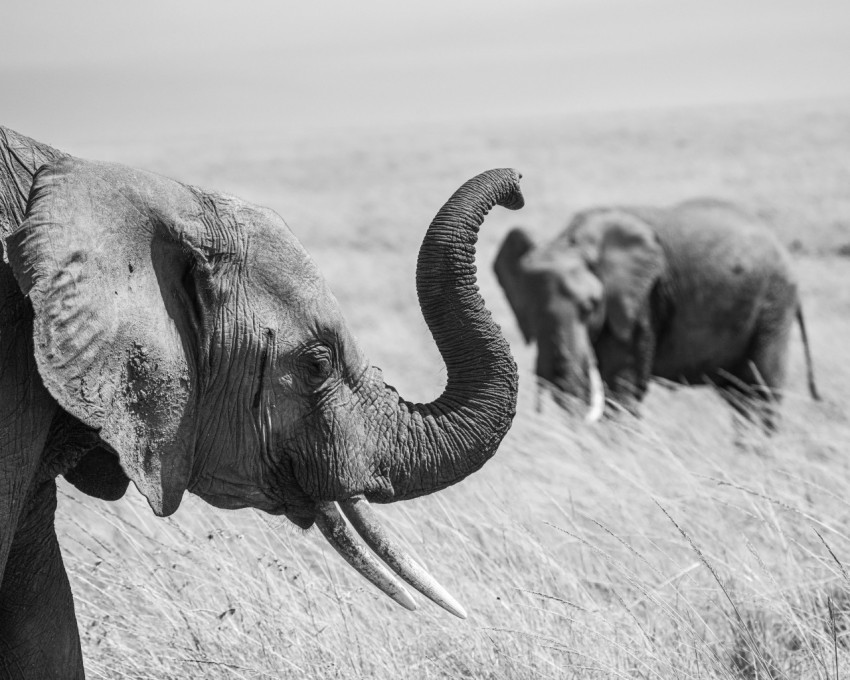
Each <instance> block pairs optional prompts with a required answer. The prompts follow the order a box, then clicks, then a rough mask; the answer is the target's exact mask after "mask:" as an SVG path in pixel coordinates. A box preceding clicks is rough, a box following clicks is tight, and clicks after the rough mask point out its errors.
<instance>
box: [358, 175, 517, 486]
mask: <svg viewBox="0 0 850 680" xmlns="http://www.w3.org/2000/svg"><path fill="white" fill-rule="evenodd" d="M519 179H520V175H519V174H518V173H517V172H516V171H514V170H507V169H504V170H491V171H489V172H485V173H482V174H480V175H478V176H477V177H474V178H473V179H471V180H469V181H468V182H466V184H464V185H463V186H462V187H461V188H460V189H458V190H457V191H456V192H455V194H454V195H453V196H452V197H451V198H450V199H449V200H448V202H447V203H446V204H445V205H444V206H443V208H442V209H441V210H440V212H439V213H438V214H437V216H436V217H435V218H434V220H433V221H432V222H431V226H430V227H429V229H428V232H427V234H426V235H425V240H424V241H423V243H422V247H421V249H420V251H419V261H418V264H417V268H416V287H417V292H418V295H419V303H420V305H421V307H422V313H423V315H424V317H425V322H426V323H427V324H428V328H429V329H430V331H431V334H432V335H433V336H434V340H435V342H436V344H437V348H438V349H439V351H440V354H441V355H442V357H443V360H444V361H445V363H446V370H447V375H448V378H447V385H446V388H445V391H444V392H443V394H442V395H441V396H440V397H439V398H438V399H437V400H436V401H434V402H431V403H430V404H411V403H409V402H405V401H401V400H399V399H398V398H397V396H395V394H394V392H392V393H391V394H390V395H389V396H390V398H391V399H392V400H393V401H394V402H395V403H394V404H393V410H394V411H395V413H394V414H393V415H394V416H395V417H396V418H397V421H396V431H395V433H394V434H393V435H389V436H386V435H385V440H386V441H384V442H382V445H381V447H380V450H379V451H378V452H377V453H378V456H379V460H378V461H377V466H376V468H377V470H378V471H379V472H381V474H382V475H383V476H384V477H385V481H386V482H387V484H386V487H385V488H384V490H383V491H382V492H377V493H370V494H367V495H369V497H370V498H372V499H373V500H376V501H383V502H388V501H393V500H402V499H406V498H414V497H416V496H421V495H423V494H427V493H431V492H433V491H438V490H439V489H442V488H445V487H447V486H450V485H452V484H454V483H456V482H458V481H460V480H461V479H463V478H464V477H466V476H467V475H469V474H471V473H472V472H475V471H476V470H477V469H479V468H480V467H481V466H482V465H483V464H484V463H485V462H486V461H487V460H488V459H489V458H490V457H491V456H492V455H493V454H494V453H495V451H496V448H497V447H498V446H499V443H500V442H501V441H502V438H503V437H504V436H505V434H506V433H507V431H508V428H509V427H510V424H511V421H512V419H513V416H514V413H515V410H516V396H517V370H516V364H515V362H514V360H513V357H512V356H511V352H510V347H509V346H508V343H507V341H506V340H505V339H504V337H503V336H502V333H501V329H500V328H499V326H498V325H497V324H496V323H495V322H494V321H493V318H492V316H491V315H490V312H489V311H488V310H487V309H485V307H484V301H483V300H482V298H481V296H480V295H479V293H478V287H477V286H476V285H475V271H476V270H475V243H476V241H477V239H478V228H479V227H480V225H481V224H482V222H483V221H484V216H485V215H486V214H487V212H489V210H490V209H491V208H492V207H493V206H494V205H502V206H504V207H506V208H509V209H512V210H515V209H518V208H521V207H522V205H523V198H522V193H521V192H520V188H519ZM387 389H388V390H392V388H387ZM396 404H397V407H396ZM387 487H389V488H387Z"/></svg>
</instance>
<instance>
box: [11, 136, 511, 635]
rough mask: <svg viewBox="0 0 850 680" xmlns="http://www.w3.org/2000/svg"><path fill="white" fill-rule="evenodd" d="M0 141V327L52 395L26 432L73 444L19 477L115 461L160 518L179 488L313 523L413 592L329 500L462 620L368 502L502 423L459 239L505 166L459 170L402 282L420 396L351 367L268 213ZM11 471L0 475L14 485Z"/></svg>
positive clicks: (505, 184)
mask: <svg viewBox="0 0 850 680" xmlns="http://www.w3.org/2000/svg"><path fill="white" fill-rule="evenodd" d="M0 146H2V147H3V148H2V149H0V151H2V153H3V156H2V160H4V161H5V163H0V179H2V180H3V181H4V186H2V187H0V188H2V192H3V195H2V198H3V202H2V203H0V228H2V234H3V236H4V237H5V250H6V253H7V256H8V261H9V263H10V264H11V267H12V269H13V271H14V276H15V279H16V281H17V283H18V285H19V287H20V290H15V291H13V290H3V289H2V288H0V305H4V304H6V305H7V307H8V310H12V311H8V310H7V309H6V308H3V309H0V319H3V318H4V315H3V313H4V312H6V314H5V317H6V318H7V319H8V318H9V315H10V314H12V313H13V312H14V314H17V315H18V319H17V325H15V324H11V323H8V322H7V323H5V325H4V326H3V327H2V329H0V331H1V332H2V333H5V338H6V339H7V340H9V338H10V337H11V336H10V334H12V333H30V332H31V333H32V337H33V338H34V346H31V347H32V350H31V351H32V352H34V357H35V362H36V364H37V367H38V376H40V379H41V380H42V381H43V385H44V386H45V387H46V389H47V393H49V396H48V397H47V398H49V399H52V400H55V402H51V404H52V405H53V407H54V410H53V411H51V410H50V408H51V406H50V405H47V406H44V410H45V412H46V413H49V414H51V418H52V419H48V421H47V423H46V424H42V425H32V426H31V427H29V429H28V430H27V433H26V434H27V436H28V437H29V438H30V439H31V440H33V441H36V440H37V439H38V437H37V434H39V433H37V432H36V431H35V430H36V429H37V428H38V427H43V428H44V429H45V430H46V429H47V428H48V426H51V423H53V425H52V427H53V429H52V430H51V433H53V432H54V431H56V430H59V429H61V431H62V433H63V439H62V441H63V442H68V441H72V442H77V445H76V446H70V447H66V448H67V451H70V453H68V452H67V451H65V452H63V453H60V454H57V455H53V454H51V456H50V460H49V461H44V460H42V461H41V462H40V463H39V464H37V465H35V466H34V467H33V466H30V467H31V468H32V469H33V470H35V472H33V474H32V479H33V480H36V481H37V480H38V479H40V478H41V477H43V476H44V475H45V474H47V473H49V472H51V471H52V472H53V473H54V474H55V473H63V474H66V476H67V477H68V478H69V479H70V480H71V481H73V482H74V483H75V484H76V485H77V486H79V487H80V488H82V489H83V490H85V491H87V492H89V493H91V494H93V495H97V496H101V497H106V498H117V497H120V496H121V495H122V494H123V492H124V489H125V488H126V485H127V483H128V482H127V478H129V479H130V480H132V481H133V482H134V483H135V485H136V486H137V487H138V488H139V490H140V491H141V492H142V493H143V494H144V495H145V496H146V498H147V499H148V501H149V503H150V505H151V507H152V508H153V510H154V512H156V513H157V514H158V515H163V516H164V515H169V514H171V513H173V512H174V511H175V510H176V509H177V507H178V505H179V504H180V500H181V497H182V495H183V492H184V491H186V490H189V491H191V492H193V493H195V494H197V495H199V496H201V497H202V498H204V499H205V500H206V501H208V502H209V503H211V504H213V505H215V506H217V507H221V508H240V507H246V506H250V507H254V508H259V509H261V510H265V511H267V512H270V513H273V514H282V515H285V516H286V517H288V518H289V519H290V520H291V521H293V522H294V523H295V524H297V525H298V526H299V527H303V528H307V527H309V526H311V525H312V524H313V523H316V524H317V526H318V527H319V529H320V530H321V532H322V533H323V534H324V536H325V537H326V538H327V539H328V540H329V541H330V542H331V544H332V545H333V546H334V547H335V548H336V549H337V550H338V551H339V552H340V553H341V554H342V555H343V557H345V559H346V560H348V561H349V562H350V563H351V564H352V565H354V566H355V567H356V568H357V569H358V571H360V573H362V574H363V575H364V576H366V577H367V578H368V579H369V580H371V581H372V582H373V583H375V584H376V585H378V587H380V588H381V589H382V590H384V591H385V592H386V593H387V594H389V595H390V596H391V597H393V598H394V599H395V600H396V601H398V602H400V603H401V604H403V605H404V606H406V607H408V608H411V609H412V608H415V605H414V603H413V600H412V599H411V598H410V596H409V594H408V593H407V591H406V590H405V589H404V587H403V586H402V585H401V584H400V583H399V582H398V580H397V579H396V578H395V576H393V575H392V574H391V573H390V572H389V571H388V570H387V569H386V568H385V567H384V566H383V565H382V564H381V563H380V562H379V561H378V560H376V559H375V557H374V556H373V555H372V553H370V552H369V551H367V550H366V549H365V548H364V547H363V546H362V545H361V543H360V542H359V541H358V540H357V539H356V538H355V536H354V534H353V532H352V531H351V529H350V528H349V526H348V524H347V523H346V522H345V520H344V519H343V518H342V515H341V514H340V510H341V511H342V513H343V514H344V515H346V516H347V517H348V518H349V519H350V521H351V524H352V525H353V526H354V528H355V529H356V530H357V532H358V533H359V534H360V536H361V537H362V538H363V539H364V540H365V542H366V543H367V544H368V545H369V546H370V547H371V548H372V549H373V550H374V551H375V552H376V553H377V554H378V555H379V556H380V557H381V558H383V560H384V562H386V564H388V565H389V566H390V567H391V568H392V570H393V571H394V572H395V573H396V574H398V575H399V576H401V577H402V578H403V579H404V580H406V581H408V582H409V583H411V584H412V585H413V586H414V587H416V588H418V589H419V590H421V591H422V592H423V593H425V594H426V595H427V596H428V597H430V598H432V599H433V600H435V601H436V602H438V603H439V604H441V605H443V606H444V607H446V608H447V609H448V610H449V611H452V612H453V613H455V614H458V615H460V616H463V615H464V612H463V610H462V608H461V607H460V605H458V604H457V603H456V602H455V601H454V600H453V599H452V598H451V596H449V595H448V594H447V593H445V591H443V590H442V588H440V586H439V585H438V584H436V582H434V581H433V579H431V578H430V577H429V576H428V575H427V574H426V573H425V572H424V571H423V570H422V569H421V568H420V567H418V566H417V565H416V564H415V563H414V562H413V561H412V560H411V559H410V558H409V557H407V556H406V555H404V554H403V553H402V551H400V550H399V549H398V548H397V546H396V545H395V544H394V543H393V542H392V541H391V540H390V539H389V538H388V537H387V535H386V534H385V533H384V531H383V530H382V529H381V528H380V526H379V525H378V524H377V523H376V521H375V517H374V513H373V511H372V510H371V509H370V505H369V503H370V501H371V502H378V503H387V502H392V501H397V500H403V499H408V498H415V497H417V496H421V495H424V494H428V493H432V492H434V491H438V490H440V489H443V488H445V487H447V486H450V485H452V484H454V483H456V482H458V481H460V480H461V479H463V478H464V477H466V476H467V475H469V474H470V473H472V472H474V471H476V470H477V469H479V468H480V467H481V466H482V465H483V464H484V463H485V462H486V461H487V460H488V459H489V458H490V457H491V456H492V455H493V454H494V452H495V451H496V448H497V447H498V446H499V443H500V442H501V440H502V438H503V437H504V435H505V433H506V432H507V431H508V428H509V426H510V423H511V420H512V417H513V415H514V409H515V403H516V390H517V374H516V367H515V364H514V361H513V359H512V357H511V354H510V350H509V347H508V345H507V343H506V342H505V340H504V339H503V337H502V335H501V332H500V330H499V328H498V326H497V325H496V324H495V323H494V322H493V320H492V318H491V316H490V313H489V312H488V311H487V310H486V309H485V307H484V303H483V300H482V299H481V297H480V295H479V294H478V290H477V287H476V285H475V265H474V255H475V250H474V245H475V243H476V240H477V231H478V228H479V226H480V224H481V223H482V222H483V219H484V216H485V215H486V213H487V212H488V211H489V210H490V209H491V208H492V207H493V206H494V205H502V206H505V207H508V208H511V209H517V208H520V207H521V206H522V204H523V199H522V194H521V192H520V189H519V184H518V182H519V175H518V174H517V173H516V172H515V171H513V170H492V171H490V172H486V173H483V174H481V175H479V176H477V177H475V178H473V179H472V180H470V181H469V182H467V183H466V184H464V185H463V186H462V187H461V188H460V189H459V190H458V191H457V192H456V193H455V194H454V195H453V196H452V197H451V198H450V199H449V201H448V202H447V203H446V204H445V206H443V208H442V209H441V210H440V212H439V213H438V214H437V216H436V217H435V218H434V220H433V222H432V223H431V225H430V227H429V229H428V232H427V234H426V236H425V240H424V242H423V244H422V248H421V250H420V253H419V261H418V266H417V274H416V277H417V278H416V282H417V291H418V294H419V300H420V304H421V307H422V311H423V314H424V316H425V320H426V322H427V324H428V327H429V329H430V330H431V333H432V334H433V336H434V339H435V341H436V344H437V346H438V348H439V351H440V353H441V355H442V356H443V359H444V360H445V363H446V367H447V385H446V388H445V391H444V393H443V394H442V395H441V396H440V397H439V398H438V399H437V400H436V401H434V402H432V403H429V404H413V403H410V402H407V401H405V400H403V399H402V398H401V397H400V396H399V395H398V393H397V392H396V391H395V389H394V388H393V387H391V386H389V385H387V384H385V383H384V380H383V377H382V375H381V372H380V370H379V369H378V368H376V367H374V366H371V365H370V364H369V362H368V360H367V359H366V357H365V356H364V355H363V353H362V352H361V350H360V349H359V347H358V346H357V344H356V342H355V340H354V338H353V337H352V335H351V333H350V332H349V330H348V328H347V327H346V325H345V322H344V320H343V318H342V314H341V312H340V309H339V305H338V303H337V301H336V299H335V298H334V296H333V295H332V293H331V292H330V290H329V289H328V286H327V284H326V282H325V280H324V278H323V277H322V276H321V274H320V273H319V271H318V269H317V267H316V265H315V263H314V262H313V260H312V259H311V258H310V256H309V255H308V254H307V252H306V251H305V250H304V248H303V247H302V246H301V244H300V243H299V242H298V240H297V239H296V238H295V236H294V235H293V234H292V232H291V231H290V230H289V228H288V227H287V226H286V224H285V223H284V222H283V220H282V219H281V218H280V217H279V216H278V215H277V214H275V213H274V212H272V211H271V210H267V209H265V208H260V207H257V206H254V205H251V204H249V203H246V202H244V201H241V200H239V199H237V198H234V197H232V196H226V195H222V194H217V193H211V192H206V191H202V190H200V189H197V188H195V187H191V186H186V185H183V184H180V183H178V182H175V181H172V180H170V179H166V178H164V177H161V176H158V175H155V174H152V173H149V172H143V171H140V170H134V169H131V168H128V167H124V166H120V165H113V164H107V163H96V162H89V161H84V160H79V159H76V158H72V157H69V156H66V155H64V154H61V153H59V152H56V151H55V150H53V149H50V148H49V147H46V146H44V145H41V144H38V143H36V142H34V141H32V140H29V139H27V138H25V137H22V136H20V135H17V134H15V133H13V132H11V131H9V130H5V129H2V128H0ZM4 173H5V174H4ZM4 267H6V265H5V264H3V263H2V262H0V270H2V269H3V268H4ZM0 274H3V272H2V271H0ZM5 280H6V278H4V277H3V276H0V286H2V285H3V282H4V281H5ZM21 294H23V295H26V296H27V297H28V298H29V300H30V301H31V303H32V311H31V312H30V311H29V307H28V306H27V305H24V304H22V303H21V301H22V300H23V298H22V297H21ZM13 298H14V299H13ZM4 300H12V302H13V303H14V305H13V304H12V303H11V302H10V303H5V302H4ZM30 319H31V322H30ZM14 320H15V319H13V321H14ZM30 323H31V328H30V327H29V324H30ZM2 339H3V336H0V340H2ZM7 344H8V343H7ZM29 344H30V343H29V341H27V342H21V343H18V345H20V346H27V345H29ZM10 346H11V345H10ZM0 349H2V347H0ZM2 360H3V361H5V362H7V363H8V362H10V361H18V362H20V364H21V365H22V366H23V365H26V364H27V357H16V356H12V357H3V359H2ZM30 363H31V362H30ZM0 369H2V367H0ZM2 376H3V373H2V370H0V390H4V389H6V390H7V391H8V390H9V389H18V390H26V389H30V388H31V387H32V386H28V385H26V384H24V385H21V384H20V383H21V382H22V381H20V380H19V381H17V382H16V383H13V385H14V384H17V385H18V387H17V388H14V387H13V388H9V387H8V384H7V383H4V382H3V380H2ZM4 385H5V387H4ZM37 387H38V388H39V389H41V388H40V386H37ZM30 391H31V392H32V389H31V390H30ZM16 398H18V399H19V403H24V400H23V398H22V397H20V395H16V394H15V393H11V394H8V393H3V392H2V391H0V401H1V400H12V399H16ZM57 405H58V406H57ZM0 415H2V413H0ZM27 415H28V414H21V418H25V417H27ZM27 422H28V421H27ZM56 423H60V424H61V428H60V427H59V426H58V425H57V424H56ZM68 431H71V432H72V434H74V436H68ZM51 433H47V432H46V431H45V432H44V433H42V434H43V438H42V441H44V439H45V438H46V444H45V446H44V447H42V448H41V449H40V451H41V454H40V455H42V456H45V455H46V454H44V453H43V452H44V451H46V450H53V449H55V448H56V447H53V448H52V449H51V441H50V440H51V437H52V436H53V435H52V434H51ZM2 436H3V429H2V428H0V466H5V467H0V472H2V473H3V475H5V476H6V477H11V476H14V475H15V474H18V475H19V476H22V477H23V475H24V473H23V472H18V471H17V470H22V469H23V468H21V467H20V466H19V467H18V468H15V469H13V467H12V466H13V463H12V462H11V461H13V460H15V456H13V455H11V454H10V452H11V450H12V448H13V447H14V446H15V442H10V441H5V440H3V439H2ZM47 468H49V469H47ZM29 485H30V480H29V479H21V480H19V481H18V482H16V483H15V484H13V485H10V486H8V487H6V488H12V489H18V488H19V487H22V488H23V492H20V491H19V495H20V494H21V493H23V494H24V495H25V492H26V489H27V487H28V486H29ZM7 501H8V502H7V503H6V505H5V506H3V507H0V521H3V520H4V519H6V520H7V523H8V522H12V524H13V526H12V527H11V533H10V532H9V530H8V529H9V527H6V529H7V531H6V532H5V533H0V538H3V537H6V538H8V537H9V536H13V535H14V519H15V517H16V513H17V517H20V518H21V522H23V521H24V517H25V515H26V513H27V510H26V508H25V506H26V503H25V502H24V500H22V499H17V501H16V500H15V499H14V498H12V499H11V500H9V499H7ZM3 508H5V510H3ZM15 508H17V510H15ZM4 513H5V514H4ZM50 519H51V529H52V514H51V517H50ZM0 528H2V527H0ZM7 543H8V540H7ZM9 551H10V548H9V546H8V545H6V546H5V547H4V552H3V553H0V558H2V559H0V574H2V568H3V563H4V561H5V560H6V557H7V555H8V554H9ZM12 552H14V550H12ZM10 559H11V558H10ZM0 637H2V631H0ZM0 642H2V640H0ZM0 646H1V645H0Z"/></svg>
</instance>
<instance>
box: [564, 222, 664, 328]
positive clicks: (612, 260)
mask: <svg viewBox="0 0 850 680" xmlns="http://www.w3.org/2000/svg"><path fill="white" fill-rule="evenodd" d="M567 233H568V236H569V240H570V241H571V243H572V244H573V245H574V246H576V247H578V248H579V250H580V251H581V253H582V255H583V256H584V258H585V261H586V262H587V263H588V266H590V268H591V269H592V270H593V272H594V273H595V274H596V275H597V276H598V277H599V279H600V280H601V281H602V285H603V287H604V288H605V307H606V319H607V321H608V325H609V327H610V328H611V330H612V331H613V333H614V335H615V336H616V337H617V338H619V339H620V340H622V341H623V342H628V341H629V340H630V338H631V336H632V333H633V331H634V327H635V324H636V322H637V320H638V317H639V315H640V313H641V310H642V309H643V308H644V307H645V306H646V305H647V304H648V303H649V302H648V298H649V295H650V293H651V292H652V289H653V287H654V286H655V284H656V282H657V281H658V280H659V278H660V277H661V276H662V274H663V273H664V268H665V266H666V262H665V258H664V251H663V250H662V248H661V244H660V242H659V241H658V237H657V235H656V233H655V230H654V229H653V228H652V226H651V225H650V224H649V223H647V222H645V221H644V220H642V219H640V218H638V217H636V216H635V215H632V214H631V213H628V212H625V211H619V210H616V211H612V210H606V211H591V212H588V213H584V214H580V215H578V216H577V217H576V218H575V219H574V220H573V222H572V223H571V225H570V226H569V227H568V229H567Z"/></svg>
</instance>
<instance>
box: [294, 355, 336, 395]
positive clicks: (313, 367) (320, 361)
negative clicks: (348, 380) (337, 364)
mask: <svg viewBox="0 0 850 680" xmlns="http://www.w3.org/2000/svg"><path fill="white" fill-rule="evenodd" d="M301 365H302V367H303V369H304V373H305V377H306V379H307V381H308V382H309V383H310V384H311V385H313V386H314V387H318V386H319V385H321V384H322V383H323V382H325V380H327V379H328V378H329V377H330V375H331V373H333V360H332V358H331V350H330V348H329V347H327V346H325V345H314V346H312V347H309V348H307V350H305V352H304V354H303V355H302V357H301Z"/></svg>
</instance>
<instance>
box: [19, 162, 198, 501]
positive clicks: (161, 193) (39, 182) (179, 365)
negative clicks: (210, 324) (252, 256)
mask: <svg viewBox="0 0 850 680" xmlns="http://www.w3.org/2000/svg"><path fill="white" fill-rule="evenodd" d="M198 202H199V201H198V198H197V196H196V194H195V193H194V192H193V191H191V190H189V189H188V188H187V187H184V186H183V185H180V184H178V183H176V182H173V181H171V180H167V179H165V178H162V177H158V176H156V175H152V174H149V173H144V172H141V171H137V170H132V169H130V168H126V167H123V166H118V165H111V164H104V163H90V162H86V161H81V160H78V159H74V158H66V159H62V160H59V161H57V162H55V163H51V164H48V165H45V166H42V168H41V169H40V170H39V171H38V173H37V175H36V176H35V179H34V182H33V185H32V189H31V192H30V195H29V200H28V203H27V210H26V215H25V219H24V221H23V222H22V223H21V225H20V227H19V228H18V229H17V230H16V231H15V232H14V233H13V234H12V235H11V236H10V237H9V239H8V257H9V261H10V263H11V265H12V267H13V269H14V272H15V277H16V278H17V281H18V285H19V286H20V287H21V289H22V290H23V292H24V294H26V295H28V296H29V298H30V300H31V301H32V306H33V311H34V321H33V334H34V339H35V357H36V361H37V365H38V369H39V373H40V374H41V377H42V379H43V381H44V384H45V386H46V387H47V389H48V390H49V391H50V393H51V394H52V395H53V397H54V398H55V399H56V400H57V401H58V402H59V404H60V405H61V406H62V408H64V409H65V410H66V411H68V412H69V413H71V414H72V415H73V416H75V417H77V418H79V419H80V420H81V421H82V422H83V423H85V424H87V425H89V426H90V427H92V428H96V429H97V430H98V431H99V435H100V437H101V439H103V440H104V441H105V442H106V443H107V444H108V445H109V446H111V447H112V448H113V449H114V450H115V451H116V452H117V453H118V455H119V458H120V461H121V467H122V468H123V470H124V472H125V473H126V474H127V476H128V477H129V478H130V479H131V480H132V481H133V482H134V483H135V484H136V486H137V487H138V488H139V490H140V491H141V492H142V493H143V494H144V495H145V496H146V497H147V499H148V502H149V503H150V505H151V507H152V508H153V510H154V512H156V513H157V514H158V515H169V514H171V513H173V512H174V511H175V510H176V509H177V507H178V506H179V504H180V500H181V498H182V495H183V491H185V489H186V487H187V485H188V483H189V475H190V472H191V469H192V451H193V449H194V434H193V429H192V427H191V425H190V423H191V422H192V420H193V418H192V415H193V414H192V403H193V400H192V394H193V391H194V383H195V380H194V377H193V376H194V375H195V366H194V359H192V357H193V356H194V355H195V352H196V350H197V339H198V337H199V335H198V331H199V327H200V326H201V325H202V321H201V319H200V312H199V311H198V310H200V308H201V305H200V304H199V303H198V301H197V300H196V299H195V296H196V290H197V289H198V286H197V285H196V284H195V283H194V278H196V277H197V276H198V273H197V271H198V270H199V265H200V264H203V263H202V262H201V261H202V260H203V257H202V253H201V251H202V244H203V236H202V234H203V233H204V231H203V229H202V227H201V226H200V220H199V218H198V216H199V215H200V214H201V210H200V208H199V206H198ZM200 269H202V267H200Z"/></svg>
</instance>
